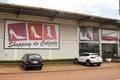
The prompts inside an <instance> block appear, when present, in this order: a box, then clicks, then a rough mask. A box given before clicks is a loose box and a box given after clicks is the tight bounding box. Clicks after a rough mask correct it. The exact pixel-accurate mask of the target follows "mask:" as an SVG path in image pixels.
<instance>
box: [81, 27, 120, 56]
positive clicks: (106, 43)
mask: <svg viewBox="0 0 120 80" xmlns="http://www.w3.org/2000/svg"><path fill="white" fill-rule="evenodd" d="M79 27H80V28H79V29H80V30H79V31H80V34H79V36H80V42H79V54H80V53H81V52H95V53H99V54H100V55H101V56H102V57H103V58H106V57H107V56H108V55H109V57H111V58H114V57H119V56H120V53H119V42H120V41H119V35H120V31H119V29H118V28H117V27H116V28H117V29H115V26H109V28H105V27H107V26H104V28H102V27H103V26H101V27H99V28H96V27H86V26H79ZM110 27H111V28H112V27H113V28H114V29H111V28H110Z"/></svg>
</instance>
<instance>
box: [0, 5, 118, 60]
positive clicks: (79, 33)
mask: <svg viewBox="0 0 120 80" xmlns="http://www.w3.org/2000/svg"><path fill="white" fill-rule="evenodd" d="M119 26H120V21H119V20H116V19H108V18H103V17H98V16H92V15H85V14H78V13H72V12H64V11H59V10H51V9H44V8H38V7H30V6H20V5H13V4H6V3H0V45H1V46H0V60H19V59H20V58H21V57H22V55H23V54H25V53H39V54H41V55H42V57H43V59H50V60H52V59H72V58H74V57H76V56H79V54H80V53H81V52H97V53H99V54H100V55H101V56H102V57H103V58H104V57H105V55H107V54H109V53H111V54H112V57H120V52H119V50H120V48H119V46H120V44H119V43H120V38H119V37H120V29H119Z"/></svg>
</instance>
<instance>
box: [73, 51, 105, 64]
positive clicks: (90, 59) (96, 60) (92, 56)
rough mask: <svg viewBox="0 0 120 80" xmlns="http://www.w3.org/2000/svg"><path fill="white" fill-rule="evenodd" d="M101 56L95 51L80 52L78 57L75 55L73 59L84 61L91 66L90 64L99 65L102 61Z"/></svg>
mask: <svg viewBox="0 0 120 80" xmlns="http://www.w3.org/2000/svg"><path fill="white" fill-rule="evenodd" d="M102 61H103V60H102V58H101V57H100V56H99V54H97V53H89V52H84V53H81V54H80V56H79V57H76V58H75V59H74V63H75V64H77V63H85V64H86V65H87V66H91V65H92V64H97V66H100V65H101V63H102Z"/></svg>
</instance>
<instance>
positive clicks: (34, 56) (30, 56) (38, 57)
mask: <svg viewBox="0 0 120 80" xmlns="http://www.w3.org/2000/svg"><path fill="white" fill-rule="evenodd" d="M28 59H29V60H33V59H37V60H40V59H41V56H40V55H29V57H28Z"/></svg>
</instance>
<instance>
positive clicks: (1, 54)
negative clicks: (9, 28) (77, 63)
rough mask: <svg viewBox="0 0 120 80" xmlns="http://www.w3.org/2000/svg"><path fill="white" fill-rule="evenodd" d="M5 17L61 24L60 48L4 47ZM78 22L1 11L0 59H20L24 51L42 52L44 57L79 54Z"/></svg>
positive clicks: (71, 56)
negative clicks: (50, 19)
mask: <svg viewBox="0 0 120 80" xmlns="http://www.w3.org/2000/svg"><path fill="white" fill-rule="evenodd" d="M4 19H12V20H23V21H24V20H25V21H35V22H43V23H57V24H59V25H60V26H59V28H60V33H59V35H60V36H59V38H60V48H59V49H52V50H50V49H4V27H5V26H4V21H5V20H4ZM77 33H78V32H77V23H76V21H72V20H63V19H56V20H54V21H49V18H47V17H41V16H30V15H20V16H19V18H16V15H15V14H10V13H1V12H0V45H1V46H0V60H19V59H20V58H21V57H22V55H23V54H24V53H40V54H41V56H42V57H43V59H70V58H74V57H75V56H77V55H78V51H79V50H78V38H77Z"/></svg>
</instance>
